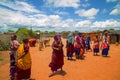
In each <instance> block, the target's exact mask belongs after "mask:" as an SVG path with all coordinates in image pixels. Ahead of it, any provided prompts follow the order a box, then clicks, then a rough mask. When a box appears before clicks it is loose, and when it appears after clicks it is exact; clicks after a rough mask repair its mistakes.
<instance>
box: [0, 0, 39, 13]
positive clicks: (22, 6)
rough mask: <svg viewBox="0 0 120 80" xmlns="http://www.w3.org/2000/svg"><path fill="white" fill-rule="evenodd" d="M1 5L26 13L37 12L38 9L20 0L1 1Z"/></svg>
mask: <svg viewBox="0 0 120 80" xmlns="http://www.w3.org/2000/svg"><path fill="white" fill-rule="evenodd" d="M0 4H1V5H4V6H7V7H9V8H11V9H13V10H17V11H24V12H27V13H39V12H40V11H39V10H37V9H35V8H34V6H32V5H30V4H28V3H26V2H20V1H15V2H10V1H3V2H2V1H1V2H0Z"/></svg>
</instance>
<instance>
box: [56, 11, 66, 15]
mask: <svg viewBox="0 0 120 80" xmlns="http://www.w3.org/2000/svg"><path fill="white" fill-rule="evenodd" d="M55 14H58V15H68V12H64V11H60V10H57V11H55Z"/></svg>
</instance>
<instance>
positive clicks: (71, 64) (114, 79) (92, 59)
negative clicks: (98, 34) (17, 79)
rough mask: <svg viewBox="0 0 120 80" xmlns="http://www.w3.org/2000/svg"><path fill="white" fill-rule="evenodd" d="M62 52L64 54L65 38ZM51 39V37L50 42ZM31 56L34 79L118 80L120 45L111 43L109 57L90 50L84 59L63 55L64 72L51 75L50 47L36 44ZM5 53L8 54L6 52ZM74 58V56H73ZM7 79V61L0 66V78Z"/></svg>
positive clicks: (0, 79) (1, 79) (119, 73)
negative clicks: (95, 53) (95, 54)
mask: <svg viewBox="0 0 120 80" xmlns="http://www.w3.org/2000/svg"><path fill="white" fill-rule="evenodd" d="M62 40H63V43H64V54H65V55H66V49H65V45H66V43H65V39H62ZM52 41H53V39H51V42H50V43H52ZM30 52H31V57H32V71H31V78H34V79H35V80H120V45H119V46H116V45H115V44H111V47H110V52H109V57H102V56H101V53H99V54H100V56H93V53H92V52H87V53H86V54H85V56H86V57H85V60H74V61H68V60H67V57H64V63H65V64H64V66H63V70H64V72H62V73H60V72H58V73H57V74H56V75H54V76H52V77H48V76H49V74H50V73H51V70H50V68H49V67H48V64H49V63H50V60H51V54H52V49H51V47H46V48H43V49H42V51H39V49H38V44H37V45H36V47H31V48H30ZM5 54H8V52H6V53H5ZM73 58H74V59H75V57H73ZM8 79H9V63H6V64H4V65H2V66H0V80H8Z"/></svg>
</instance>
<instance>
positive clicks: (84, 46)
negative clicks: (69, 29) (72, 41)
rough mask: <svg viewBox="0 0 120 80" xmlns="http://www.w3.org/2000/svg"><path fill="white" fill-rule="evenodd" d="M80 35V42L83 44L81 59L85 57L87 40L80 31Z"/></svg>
mask: <svg viewBox="0 0 120 80" xmlns="http://www.w3.org/2000/svg"><path fill="white" fill-rule="evenodd" d="M79 36H80V44H81V49H80V59H84V54H85V48H86V45H85V40H84V36H83V35H82V34H81V33H79Z"/></svg>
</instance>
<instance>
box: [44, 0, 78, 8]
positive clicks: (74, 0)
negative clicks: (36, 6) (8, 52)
mask: <svg viewBox="0 0 120 80" xmlns="http://www.w3.org/2000/svg"><path fill="white" fill-rule="evenodd" d="M45 1H46V2H47V4H48V5H49V4H50V5H54V6H55V7H73V8H78V7H79V6H80V4H79V3H80V0H45Z"/></svg>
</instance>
